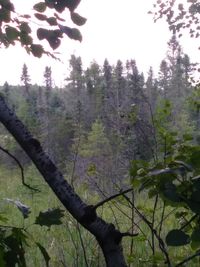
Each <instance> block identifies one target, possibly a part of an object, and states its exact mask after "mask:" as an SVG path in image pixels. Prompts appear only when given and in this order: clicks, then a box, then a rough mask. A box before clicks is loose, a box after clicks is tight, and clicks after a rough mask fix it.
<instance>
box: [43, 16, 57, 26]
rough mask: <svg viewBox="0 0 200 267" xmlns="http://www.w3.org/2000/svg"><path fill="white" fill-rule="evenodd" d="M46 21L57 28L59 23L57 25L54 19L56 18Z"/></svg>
mask: <svg viewBox="0 0 200 267" xmlns="http://www.w3.org/2000/svg"><path fill="white" fill-rule="evenodd" d="M46 21H47V22H48V23H49V25H51V26H56V25H57V24H58V23H57V19H56V18H54V17H50V18H47V19H46Z"/></svg>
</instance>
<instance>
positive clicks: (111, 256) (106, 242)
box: [0, 96, 127, 267]
mask: <svg viewBox="0 0 200 267" xmlns="http://www.w3.org/2000/svg"><path fill="white" fill-rule="evenodd" d="M0 122H1V123H2V124H3V125H4V126H5V127H6V128H7V130H8V131H9V132H10V134H11V135H12V136H13V137H14V138H15V139H16V141H17V142H18V143H19V145H20V146H21V147H22V149H23V150H24V151H25V152H26V154H27V155H28V156H29V157H30V159H31V160H32V162H33V163H34V164H35V166H36V167H37V169H38V170H39V172H40V173H41V175H42V176H43V178H44V179H45V181H46V182H47V184H48V185H49V186H50V187H51V189H52V190H53V192H54V193H55V194H56V196H57V197H58V199H59V200H60V201H61V202H62V204H63V205H64V207H65V208H66V209H67V210H68V211H69V212H70V213H71V215H72V216H73V217H74V218H75V219H76V220H77V221H78V222H79V223H80V224H81V225H82V226H83V227H85V228H86V229H87V230H88V231H89V232H90V233H92V234H93V235H94V236H95V237H96V239H97V241H98V243H99V245H100V247H101V249H102V251H103V254H104V257H105V261H106V266H107V267H126V266H127V265H126V263H125V259H124V255H123V249H122V246H121V239H122V234H121V233H120V232H119V231H118V230H116V229H115V227H114V225H113V224H109V223H106V222H105V221H104V220H102V219H101V218H100V217H98V216H97V215H96V211H95V209H94V208H93V206H88V205H87V204H86V203H84V202H83V201H82V200H81V198H80V197H79V196H78V195H77V194H76V193H75V191H74V190H73V189H72V187H71V186H70V185H69V184H68V182H67V181H66V180H65V179H64V177H63V175H62V173H61V172H60V171H59V170H58V169H57V167H56V166H55V164H54V163H53V162H52V161H51V159H50V158H49V156H48V155H47V154H46V153H45V152H44V150H43V149H42V147H41V145H40V142H39V141H38V140H37V139H35V138H34V137H33V136H32V135H31V133H30V132H29V131H28V130H27V128H26V126H25V125H24V124H23V123H22V122H21V121H20V119H19V118H18V117H17V116H16V114H15V113H14V112H13V111H12V110H11V109H10V108H9V107H8V106H7V104H6V102H5V101H4V98H3V97H2V96H0Z"/></svg>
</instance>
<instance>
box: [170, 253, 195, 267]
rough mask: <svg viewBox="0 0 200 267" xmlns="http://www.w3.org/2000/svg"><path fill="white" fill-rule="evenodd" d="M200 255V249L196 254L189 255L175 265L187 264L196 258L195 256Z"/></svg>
mask: <svg viewBox="0 0 200 267" xmlns="http://www.w3.org/2000/svg"><path fill="white" fill-rule="evenodd" d="M198 256H200V251H198V252H196V253H195V254H193V255H191V256H189V257H188V258H186V259H184V260H183V261H181V262H179V263H178V264H176V265H175V267H179V266H182V265H183V264H185V263H186V262H188V261H191V260H192V259H194V258H195V257H198Z"/></svg>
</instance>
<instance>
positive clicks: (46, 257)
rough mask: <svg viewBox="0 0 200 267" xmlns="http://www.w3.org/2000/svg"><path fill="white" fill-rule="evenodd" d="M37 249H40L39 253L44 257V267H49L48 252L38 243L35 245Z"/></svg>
mask: <svg viewBox="0 0 200 267" xmlns="http://www.w3.org/2000/svg"><path fill="white" fill-rule="evenodd" d="M35 244H36V245H37V246H38V248H39V249H40V252H41V253H42V255H43V257H44V260H45V263H46V267H49V261H50V259H51V258H50V256H49V254H48V252H47V251H46V249H45V248H44V247H43V246H42V245H41V244H40V243H38V242H36V243H35Z"/></svg>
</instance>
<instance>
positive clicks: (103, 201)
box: [93, 188, 133, 210]
mask: <svg viewBox="0 0 200 267" xmlns="http://www.w3.org/2000/svg"><path fill="white" fill-rule="evenodd" d="M131 191H133V188H129V189H126V190H124V191H120V192H119V193H117V194H115V195H112V196H110V197H108V198H106V199H104V200H102V201H100V202H99V203H97V204H96V205H95V206H94V207H93V208H94V209H95V210H96V209H97V208H99V207H100V206H103V205H104V204H105V203H107V202H109V201H111V200H113V199H114V198H116V197H119V196H123V195H124V194H126V193H128V192H131Z"/></svg>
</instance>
